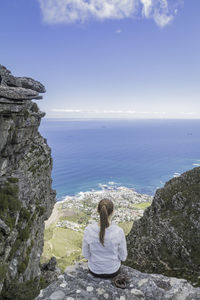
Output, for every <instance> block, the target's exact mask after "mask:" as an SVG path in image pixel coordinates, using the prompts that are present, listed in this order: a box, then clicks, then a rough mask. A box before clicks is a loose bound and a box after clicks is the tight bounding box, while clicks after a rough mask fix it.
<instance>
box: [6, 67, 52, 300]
mask: <svg viewBox="0 0 200 300" xmlns="http://www.w3.org/2000/svg"><path fill="white" fill-rule="evenodd" d="M44 91H45V88H44V87H43V85H41V84H40V83H39V82H37V81H35V80H33V79H31V78H25V77H14V76H12V75H11V73H10V71H8V70H7V69H6V68H5V67H2V66H1V65H0V292H1V296H0V298H1V299H18V298H17V297H15V296H13V297H12V296H8V290H10V291H11V290H12V286H13V285H14V284H16V285H18V286H19V285H20V284H23V283H26V282H29V283H30V282H31V281H34V280H35V278H38V276H39V275H40V267H39V264H40V256H41V253H42V249H43V231H44V220H46V219H48V218H49V216H50V214H51V212H52V208H53V206H54V203H55V192H54V191H53V190H52V188H51V184H52V179H51V170H52V158H51V151H50V148H49V147H48V145H47V143H46V140H45V139H44V138H43V137H42V136H41V135H40V133H39V132H38V127H39V125H40V120H41V118H42V117H43V116H44V113H43V112H41V111H40V110H39V109H38V106H37V105H36V103H33V102H32V101H31V100H30V99H32V98H35V97H37V96H38V95H39V94H38V93H39V92H44ZM9 297H10V298H9ZM20 299H21V298H20ZM27 299H29V298H27Z"/></svg>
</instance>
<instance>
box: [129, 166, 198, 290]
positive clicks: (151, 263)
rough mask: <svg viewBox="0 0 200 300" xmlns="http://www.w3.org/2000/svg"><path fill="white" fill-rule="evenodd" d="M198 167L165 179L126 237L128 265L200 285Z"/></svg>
mask: <svg viewBox="0 0 200 300" xmlns="http://www.w3.org/2000/svg"><path fill="white" fill-rule="evenodd" d="M199 217H200V168H199V167H198V168H194V169H192V170H190V171H188V172H186V173H184V174H182V175H181V176H179V177H176V178H173V179H171V180H170V181H168V182H167V183H166V184H165V186H164V188H162V189H159V190H157V192H156V194H155V197H154V199H153V202H152V205H151V206H150V207H149V208H147V209H146V210H145V212H144V215H143V217H142V218H141V219H139V220H137V221H136V222H135V223H134V225H133V227H132V229H131V231H130V233H129V235H128V237H127V244H128V259H127V265H129V266H131V267H133V268H136V269H138V270H140V271H144V272H150V273H162V274H165V275H167V276H175V277H180V278H186V279H187V280H190V281H191V282H193V284H196V285H200V277H199V276H200V269H199V266H200V247H199V242H200V218H199Z"/></svg>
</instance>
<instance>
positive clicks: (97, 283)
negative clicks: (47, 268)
mask: <svg viewBox="0 0 200 300" xmlns="http://www.w3.org/2000/svg"><path fill="white" fill-rule="evenodd" d="M122 272H123V273H124V274H127V275H128V276H129V278H130V280H129V283H128V284H127V288H126V289H120V288H116V287H115V286H113V284H112V281H111V280H110V279H102V278H97V277H93V276H92V275H91V274H90V273H89V272H88V270H87V264H86V263H77V264H76V265H75V266H74V267H73V268H72V267H71V268H67V269H66V271H65V273H64V276H62V277H60V278H59V279H58V280H57V281H55V282H54V283H52V284H51V285H49V286H48V287H47V288H46V289H44V290H42V293H41V294H40V295H39V296H38V297H37V298H36V300H47V299H54V298H51V297H54V296H55V297H56V295H59V294H60V295H61V296H62V297H63V298H59V299H76V300H79V299H80V300H95V299H96V300H98V299H100V300H103V299H108V300H111V299H113V300H116V299H118V300H120V299H121V300H138V299H141V300H165V299H166V300H172V299H174V300H178V299H180V300H199V299H200V288H194V287H193V286H192V285H190V284H189V283H188V282H187V281H186V280H181V279H177V278H168V277H165V276H163V275H155V274H146V273H141V272H139V271H137V270H134V269H132V268H129V267H125V266H122ZM63 282H64V283H65V284H64V285H63V287H62V283H63ZM61 292H62V294H61ZM63 293H64V295H63ZM55 299H57V298H55Z"/></svg>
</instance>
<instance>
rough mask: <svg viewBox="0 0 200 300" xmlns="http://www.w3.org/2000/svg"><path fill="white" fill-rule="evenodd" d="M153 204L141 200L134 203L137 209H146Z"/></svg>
mask: <svg viewBox="0 0 200 300" xmlns="http://www.w3.org/2000/svg"><path fill="white" fill-rule="evenodd" d="M150 205H151V202H141V203H136V204H133V208H136V209H145V208H147V207H149V206H150Z"/></svg>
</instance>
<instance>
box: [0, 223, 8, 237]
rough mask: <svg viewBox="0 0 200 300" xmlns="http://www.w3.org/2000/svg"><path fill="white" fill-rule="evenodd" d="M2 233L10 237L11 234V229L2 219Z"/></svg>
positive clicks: (0, 227) (0, 224)
mask: <svg viewBox="0 0 200 300" xmlns="http://www.w3.org/2000/svg"><path fill="white" fill-rule="evenodd" d="M0 231H2V232H3V233H5V234H6V235H8V234H9V233H10V228H9V227H8V226H7V225H6V223H5V222H4V221H3V220H1V219H0Z"/></svg>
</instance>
